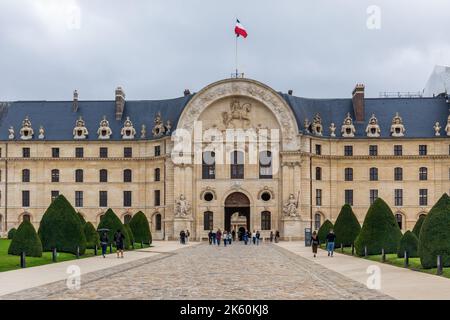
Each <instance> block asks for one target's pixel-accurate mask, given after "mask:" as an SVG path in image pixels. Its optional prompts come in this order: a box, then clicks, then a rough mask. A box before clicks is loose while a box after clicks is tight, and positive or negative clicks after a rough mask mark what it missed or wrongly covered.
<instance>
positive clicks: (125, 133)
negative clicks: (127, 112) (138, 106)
mask: <svg viewBox="0 0 450 320" xmlns="http://www.w3.org/2000/svg"><path fill="white" fill-rule="evenodd" d="M120 134H121V135H122V139H124V140H127V139H128V140H129V139H134V136H135V135H136V129H134V127H133V123H132V122H131V120H130V117H127V119H126V120H125V123H124V124H123V127H122V130H120Z"/></svg>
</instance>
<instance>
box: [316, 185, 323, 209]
mask: <svg viewBox="0 0 450 320" xmlns="http://www.w3.org/2000/svg"><path fill="white" fill-rule="evenodd" d="M321 205H322V189H316V206H321Z"/></svg>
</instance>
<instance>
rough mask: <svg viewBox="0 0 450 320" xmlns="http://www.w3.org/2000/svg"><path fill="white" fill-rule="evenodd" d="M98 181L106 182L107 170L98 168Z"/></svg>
mask: <svg viewBox="0 0 450 320" xmlns="http://www.w3.org/2000/svg"><path fill="white" fill-rule="evenodd" d="M100 182H108V170H106V169H101V170H100Z"/></svg>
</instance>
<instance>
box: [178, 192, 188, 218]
mask: <svg viewBox="0 0 450 320" xmlns="http://www.w3.org/2000/svg"><path fill="white" fill-rule="evenodd" d="M190 211H191V206H190V205H189V202H188V201H187V200H186V198H185V197H184V195H183V194H181V195H180V199H178V200H175V216H176V217H178V218H185V217H188V216H189V213H190Z"/></svg>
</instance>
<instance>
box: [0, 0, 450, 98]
mask: <svg viewBox="0 0 450 320" xmlns="http://www.w3.org/2000/svg"><path fill="white" fill-rule="evenodd" d="M371 5H377V6H378V7H379V9H380V18H381V19H380V20H377V19H376V18H377V14H376V13H375V12H374V11H370V10H369V11H370V13H367V9H368V7H369V6H371ZM78 13H79V14H78ZM449 14H450V1H448V0H426V1H425V0H423V1H412V0H378V1H365V0H329V1H323V0H314V1H299V0H277V1H275V0H271V1H269V0H245V1H243V0H227V1H219V0H130V1H123V0H122V1H115V0H108V1H106V0H95V1H92V0H0V54H1V59H0V100H71V98H72V91H73V89H75V88H76V89H78V90H79V94H80V99H82V100H87V99H90V100H91V99H94V100H100V99H108V100H111V99H113V98H114V89H115V87H116V86H118V85H122V86H123V87H124V90H125V93H126V95H127V99H133V100H139V99H165V98H174V97H178V96H181V95H182V93H183V90H184V89H185V88H189V89H190V90H191V91H194V92H195V91H198V90H200V89H201V88H202V87H204V86H205V85H207V84H209V83H211V82H214V81H217V80H220V79H224V78H228V77H230V74H231V72H233V70H234V68H235V67H234V65H235V36H234V25H235V19H236V17H238V18H239V19H240V20H241V23H242V24H243V25H244V26H245V27H246V29H247V31H248V33H249V36H248V38H247V39H239V69H240V71H242V72H244V73H245V76H246V77H248V78H253V79H256V80H259V81H261V82H264V83H266V84H268V85H269V86H271V87H272V88H274V89H275V90H277V91H283V92H287V90H288V89H293V90H294V94H295V95H297V96H304V97H317V98H329V97H336V98H340V97H350V95H351V91H352V89H353V87H354V85H355V84H356V83H364V84H365V85H366V91H367V96H370V97H378V94H379V92H381V91H420V90H422V89H423V88H424V86H425V83H426V81H427V79H428V76H429V75H430V73H431V71H432V69H433V66H434V65H435V64H445V65H450V35H449V30H450V19H449ZM374 19H375V20H374ZM368 21H369V23H368ZM368 25H369V26H370V28H369V27H368ZM378 27H379V28H378Z"/></svg>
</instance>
